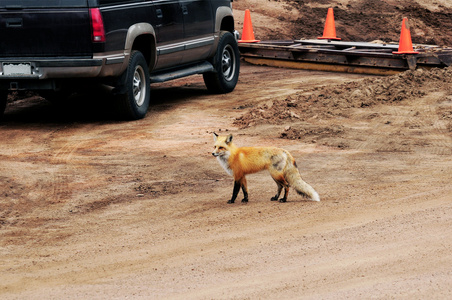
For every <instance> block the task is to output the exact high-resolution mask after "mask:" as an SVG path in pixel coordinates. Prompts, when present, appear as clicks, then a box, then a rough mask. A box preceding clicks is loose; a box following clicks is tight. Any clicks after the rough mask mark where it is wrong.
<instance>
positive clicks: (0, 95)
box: [0, 91, 8, 120]
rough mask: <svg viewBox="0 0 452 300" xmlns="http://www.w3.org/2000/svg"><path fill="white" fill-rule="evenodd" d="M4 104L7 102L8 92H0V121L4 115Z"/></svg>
mask: <svg viewBox="0 0 452 300" xmlns="http://www.w3.org/2000/svg"><path fill="white" fill-rule="evenodd" d="M6 102H8V92H6V91H0V120H2V119H3V114H4V113H5V108H6Z"/></svg>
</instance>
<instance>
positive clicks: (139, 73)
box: [132, 66, 147, 106]
mask: <svg viewBox="0 0 452 300" xmlns="http://www.w3.org/2000/svg"><path fill="white" fill-rule="evenodd" d="M132 84H133V86H132V92H133V99H134V100H135V103H136V104H137V106H141V105H143V103H144V101H145V98H146V88H147V87H146V79H145V75H144V70H143V68H142V67H141V66H137V68H136V69H135V72H134V74H133V83H132Z"/></svg>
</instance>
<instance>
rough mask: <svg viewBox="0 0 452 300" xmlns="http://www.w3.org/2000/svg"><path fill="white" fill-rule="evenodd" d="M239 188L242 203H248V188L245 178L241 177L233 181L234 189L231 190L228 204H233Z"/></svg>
mask: <svg viewBox="0 0 452 300" xmlns="http://www.w3.org/2000/svg"><path fill="white" fill-rule="evenodd" d="M240 188H242V192H243V199H242V202H248V188H247V186H246V178H245V177H242V178H240V179H239V180H236V181H234V189H233V190H232V198H231V200H229V201H228V203H234V202H235V199H236V198H237V195H238V194H239V191H240Z"/></svg>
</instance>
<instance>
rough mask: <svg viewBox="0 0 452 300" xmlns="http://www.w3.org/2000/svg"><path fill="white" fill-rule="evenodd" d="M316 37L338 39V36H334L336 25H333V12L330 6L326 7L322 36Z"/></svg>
mask: <svg viewBox="0 0 452 300" xmlns="http://www.w3.org/2000/svg"><path fill="white" fill-rule="evenodd" d="M318 39H319V40H322V39H323V40H337V41H340V38H337V37H336V27H335V25H334V13H333V9H332V8H328V13H327V15H326V22H325V29H324V30H323V36H321V37H318Z"/></svg>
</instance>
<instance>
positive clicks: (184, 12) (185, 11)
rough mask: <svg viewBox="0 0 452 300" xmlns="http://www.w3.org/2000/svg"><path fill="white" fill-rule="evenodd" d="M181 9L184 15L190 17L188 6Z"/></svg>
mask: <svg viewBox="0 0 452 300" xmlns="http://www.w3.org/2000/svg"><path fill="white" fill-rule="evenodd" d="M181 8H182V13H183V14H184V15H188V8H187V6H186V5H181Z"/></svg>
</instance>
